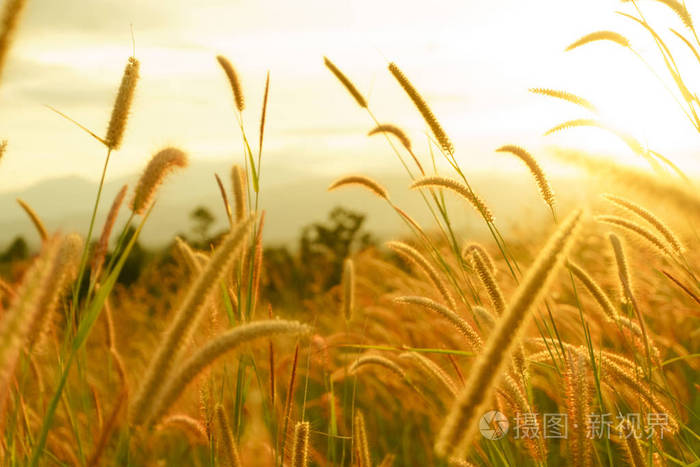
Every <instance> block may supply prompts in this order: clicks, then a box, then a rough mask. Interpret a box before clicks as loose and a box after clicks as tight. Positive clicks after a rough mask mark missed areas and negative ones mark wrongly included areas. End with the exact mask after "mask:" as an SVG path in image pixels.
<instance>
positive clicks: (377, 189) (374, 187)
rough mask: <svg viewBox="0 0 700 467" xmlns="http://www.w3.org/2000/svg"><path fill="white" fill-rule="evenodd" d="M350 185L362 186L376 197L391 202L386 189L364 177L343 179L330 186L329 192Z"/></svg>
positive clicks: (354, 176) (352, 176)
mask: <svg viewBox="0 0 700 467" xmlns="http://www.w3.org/2000/svg"><path fill="white" fill-rule="evenodd" d="M348 185H360V186H362V187H364V188H366V189H368V190H369V191H371V192H372V193H374V194H375V195H377V196H379V197H380V198H383V199H385V200H387V201H388V200H389V193H388V192H387V191H386V188H384V187H383V186H381V185H380V184H379V183H377V182H376V181H374V180H372V179H371V178H369V177H365V176H364V175H347V176H345V177H341V178H339V179H338V180H336V181H334V182H333V183H331V184H330V185H329V186H328V191H333V190H335V189H337V188H341V187H344V186H348Z"/></svg>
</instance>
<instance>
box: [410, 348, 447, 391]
mask: <svg viewBox="0 0 700 467" xmlns="http://www.w3.org/2000/svg"><path fill="white" fill-rule="evenodd" d="M399 358H409V359H411V360H413V361H414V362H416V363H417V364H418V366H419V367H420V368H421V370H422V371H423V372H424V373H425V374H427V375H428V376H429V377H430V378H431V379H434V380H437V381H438V382H440V383H442V385H443V386H445V388H446V389H447V390H448V391H449V392H450V394H452V395H453V396H456V395H457V383H455V382H454V380H453V379H452V378H451V377H450V375H448V374H447V372H446V371H445V370H443V369H442V368H440V366H439V365H438V364H437V363H435V362H434V361H432V360H430V359H429V358H428V357H425V356H423V355H421V354H420V353H419V352H404V353H402V354H400V355H399Z"/></svg>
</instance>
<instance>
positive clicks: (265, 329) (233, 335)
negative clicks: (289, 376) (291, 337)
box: [145, 320, 310, 425]
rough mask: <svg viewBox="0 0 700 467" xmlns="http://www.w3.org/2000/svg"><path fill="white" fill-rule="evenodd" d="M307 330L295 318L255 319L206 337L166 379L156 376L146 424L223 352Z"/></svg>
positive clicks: (157, 415) (152, 420)
mask: <svg viewBox="0 0 700 467" xmlns="http://www.w3.org/2000/svg"><path fill="white" fill-rule="evenodd" d="M309 331H310V328H309V326H306V325H304V324H301V323H299V322H297V321H285V320H268V321H256V322H253V323H246V324H241V325H239V326H236V327H234V328H232V329H231V330H229V331H226V332H225V333H223V334H221V335H219V336H217V337H215V338H213V339H210V340H208V341H207V342H206V343H205V344H204V345H202V347H200V348H199V349H198V350H197V351H196V352H194V353H193V354H192V355H191V356H190V357H188V358H186V359H185V361H184V362H183V363H182V364H181V365H179V366H178V368H176V369H175V370H174V371H173V372H172V375H171V376H170V377H169V378H167V379H165V380H162V379H160V378H159V379H158V385H159V387H158V388H157V390H158V397H157V398H156V399H155V400H154V401H153V405H152V406H150V407H148V408H147V412H148V415H147V416H146V417H145V418H146V421H147V423H146V424H147V425H150V424H151V423H153V422H157V421H158V419H159V418H160V417H161V416H163V415H164V414H165V412H166V411H167V410H168V409H169V408H170V406H171V405H172V404H173V403H174V402H175V401H176V400H177V398H178V397H179V396H180V394H182V392H183V391H184V390H185V388H186V387H187V386H188V385H189V384H190V383H191V382H192V380H194V379H195V378H196V377H197V375H199V374H200V373H201V372H202V371H203V370H204V369H206V368H207V367H209V366H210V365H211V364H212V363H214V362H215V361H216V359H218V358H219V357H221V356H222V355H224V354H225V353H227V352H229V351H231V350H233V349H235V348H236V347H238V346H240V345H242V344H245V343H247V342H250V341H252V340H255V339H260V338H263V337H270V336H273V335H276V334H297V335H299V334H306V333H308V332H309Z"/></svg>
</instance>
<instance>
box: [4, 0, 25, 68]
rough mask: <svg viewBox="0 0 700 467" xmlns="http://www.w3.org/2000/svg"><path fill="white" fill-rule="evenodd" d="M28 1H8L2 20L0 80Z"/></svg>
mask: <svg viewBox="0 0 700 467" xmlns="http://www.w3.org/2000/svg"><path fill="white" fill-rule="evenodd" d="M26 5H27V0H6V1H5V7H4V8H3V11H2V18H1V19H0V21H1V22H0V78H2V71H3V69H4V68H5V61H6V60H7V56H8V53H9V51H10V46H11V45H12V40H13V39H14V36H15V32H16V31H17V26H18V25H19V18H20V16H21V14H22V11H23V10H24V7H25V6H26Z"/></svg>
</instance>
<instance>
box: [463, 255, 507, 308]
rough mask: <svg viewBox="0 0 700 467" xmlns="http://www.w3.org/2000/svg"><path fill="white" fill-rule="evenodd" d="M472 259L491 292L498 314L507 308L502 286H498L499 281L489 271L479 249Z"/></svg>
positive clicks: (482, 280)
mask: <svg viewBox="0 0 700 467" xmlns="http://www.w3.org/2000/svg"><path fill="white" fill-rule="evenodd" d="M471 260H472V266H473V267H474V270H475V271H476V273H477V275H478V276H479V279H480V280H481V283H482V284H484V287H485V288H486V291H487V292H488V294H489V299H490V300H491V303H492V304H493V309H494V310H495V311H496V314H498V315H500V314H501V313H503V310H505V308H506V301H505V298H504V297H503V292H501V288H500V287H499V286H498V282H496V278H495V277H493V274H491V271H489V268H488V266H487V264H486V262H485V261H484V260H483V258H482V256H481V254H480V253H479V252H478V251H475V252H474V253H473V254H472V258H471Z"/></svg>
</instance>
